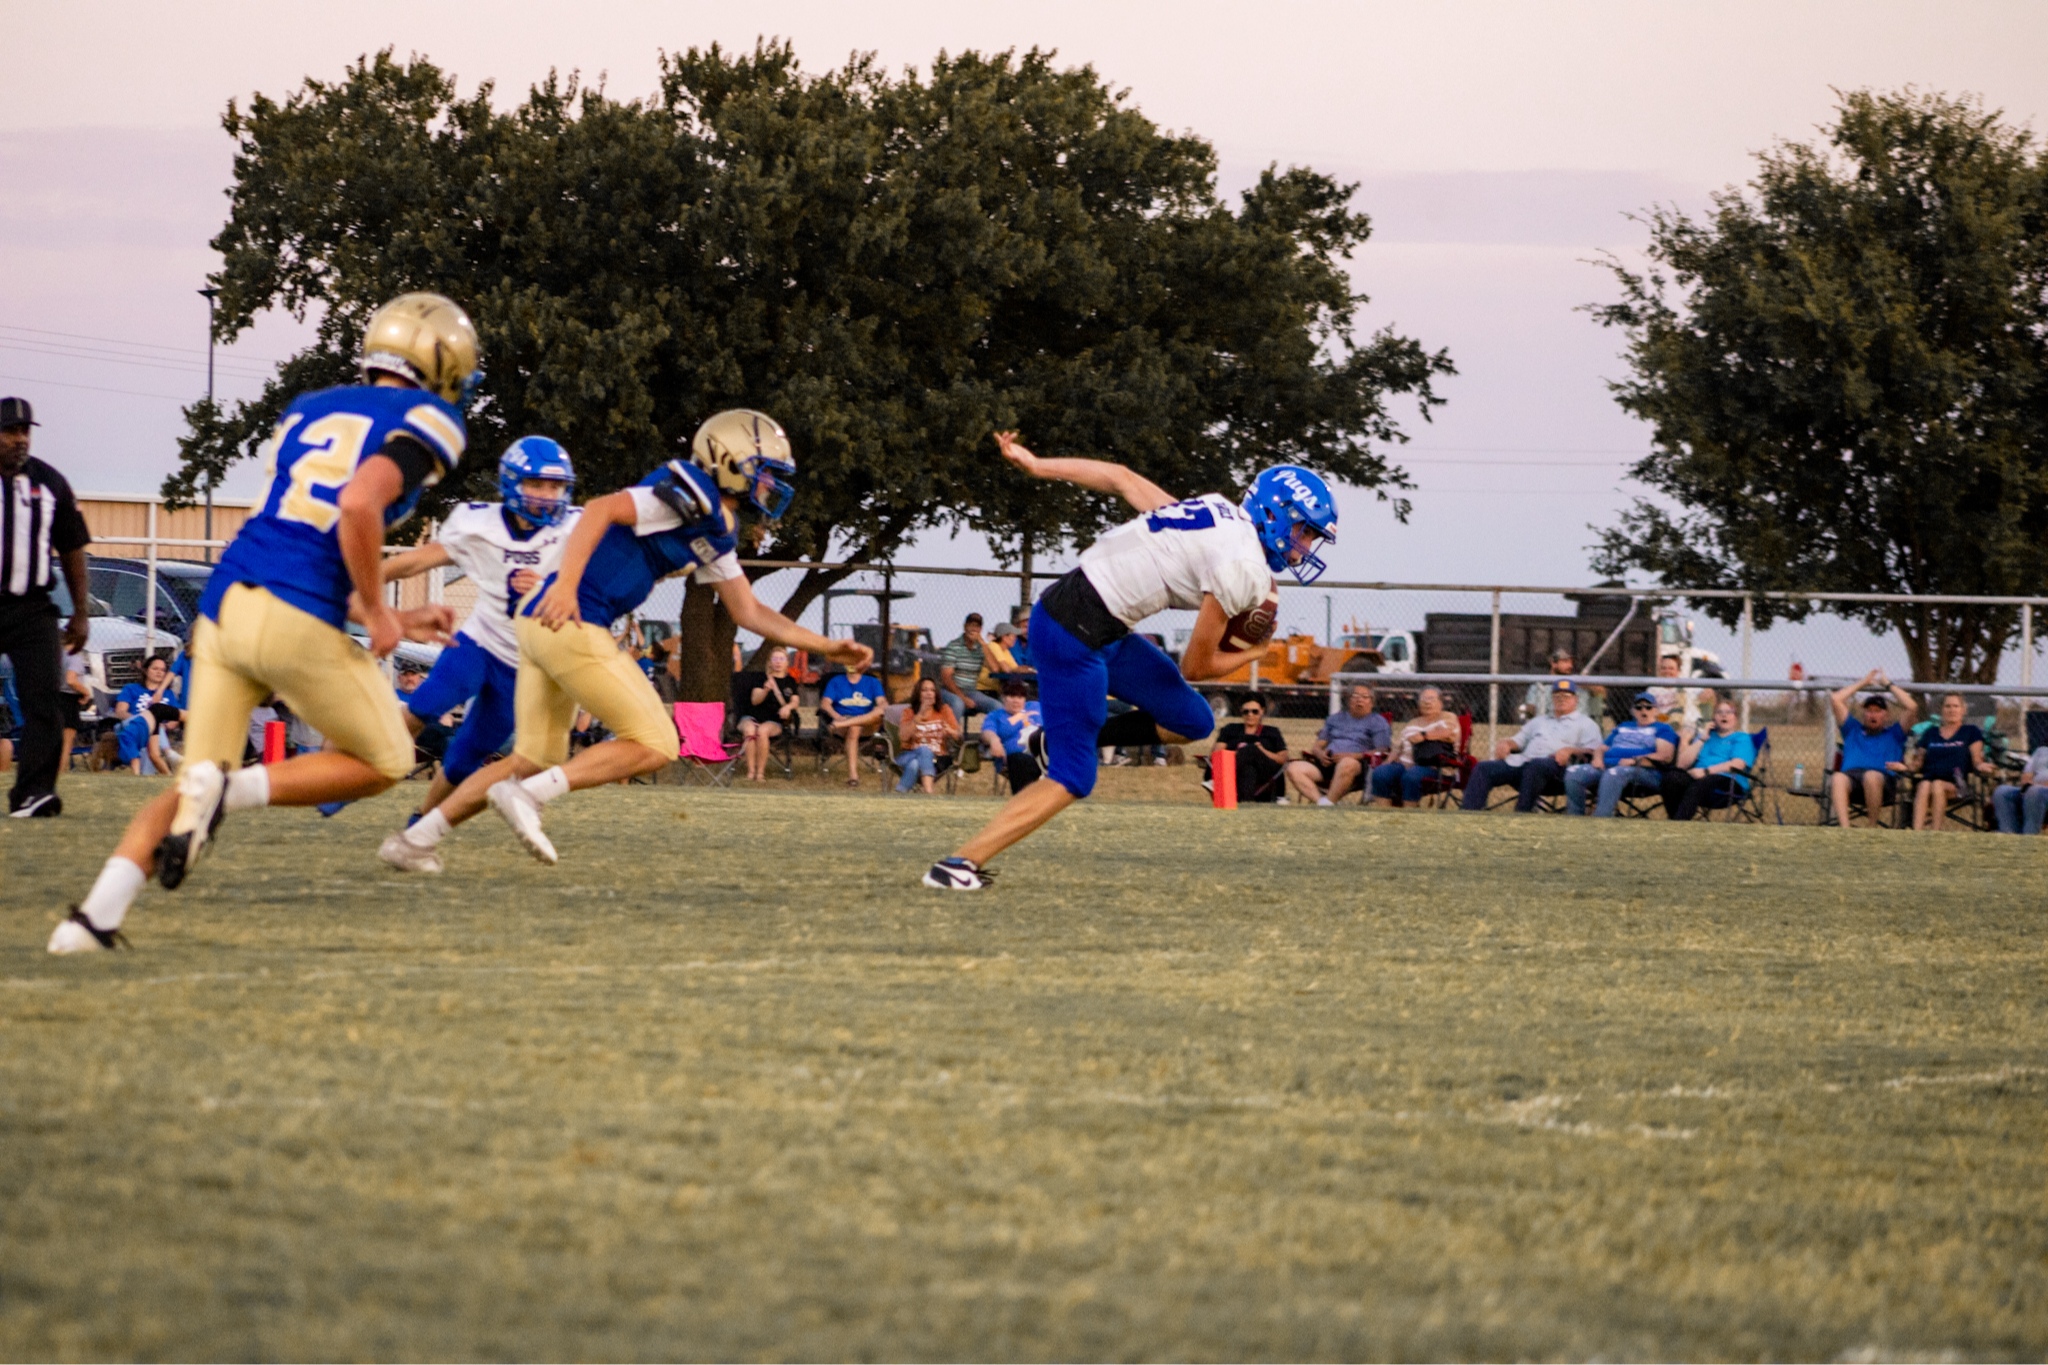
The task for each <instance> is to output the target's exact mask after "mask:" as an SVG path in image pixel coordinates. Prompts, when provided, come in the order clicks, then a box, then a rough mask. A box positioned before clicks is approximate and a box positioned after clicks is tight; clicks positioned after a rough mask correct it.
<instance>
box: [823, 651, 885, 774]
mask: <svg viewBox="0 0 2048 1365" xmlns="http://www.w3.org/2000/svg"><path fill="white" fill-rule="evenodd" d="M886 700H887V699H886V698H885V697H884V696H883V694H882V680H881V679H880V678H871V677H869V676H868V675H867V670H866V669H865V668H864V667H863V666H862V665H860V664H849V665H848V666H847V669H846V671H845V672H844V673H837V674H834V675H833V676H832V677H831V678H830V679H829V680H827V682H826V683H825V694H824V696H822V697H820V698H819V699H818V713H819V720H820V724H819V727H818V728H819V729H821V730H823V731H824V732H825V733H824V735H823V736H821V737H820V739H819V741H818V751H819V752H820V753H821V754H822V753H825V752H827V749H826V746H827V745H829V744H830V743H831V742H832V741H833V740H839V741H840V742H842V743H843V744H845V746H846V785H847V786H849V787H858V786H859V785H860V746H861V743H862V742H863V741H864V740H866V739H867V738H868V736H870V735H872V734H874V733H875V732H876V731H877V730H880V729H881V728H882V712H883V709H884V707H883V703H884V702H885V701H886Z"/></svg>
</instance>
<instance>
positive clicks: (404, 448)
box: [377, 431, 441, 497]
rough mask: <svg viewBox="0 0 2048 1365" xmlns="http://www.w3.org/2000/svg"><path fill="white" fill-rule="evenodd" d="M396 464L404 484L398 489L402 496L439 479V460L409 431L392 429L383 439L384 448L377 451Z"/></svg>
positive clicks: (431, 485)
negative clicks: (386, 437) (388, 435)
mask: <svg viewBox="0 0 2048 1365" xmlns="http://www.w3.org/2000/svg"><path fill="white" fill-rule="evenodd" d="M377 453H378V454H379V455H382V456H383V457H384V458H385V459H387V460H389V461H391V463H393V464H395V465H397V466H398V472H399V474H400V476H401V477H402V478H403V479H404V480H405V485H404V487H403V488H402V489H400V491H399V496H400V497H404V496H405V495H406V494H408V493H410V492H412V491H413V490H414V489H416V488H431V487H433V486H434V485H435V484H437V483H439V482H440V481H441V460H440V457H439V456H437V455H436V454H435V453H434V452H433V451H432V450H430V449H428V448H427V445H426V443H425V442H424V441H422V440H420V438H419V437H417V436H415V435H413V434H412V433H411V432H409V431H394V432H392V433H391V435H390V437H389V438H388V439H386V440H385V442H384V448H383V449H382V450H380V451H378V452H377Z"/></svg>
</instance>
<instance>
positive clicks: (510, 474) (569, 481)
mask: <svg viewBox="0 0 2048 1365" xmlns="http://www.w3.org/2000/svg"><path fill="white" fill-rule="evenodd" d="M575 488H576V468H575V465H574V464H573V463H571V461H570V459H569V452H568V451H566V450H564V449H562V447H561V446H560V444H558V443H557V442H554V441H551V440H549V439H548V438H547V437H545V436H522V437H520V438H519V439H518V440H516V441H514V442H513V443H512V444H511V445H510V446H507V447H506V449H505V453H504V455H502V456H500V457H499V459H498V493H499V495H500V496H501V497H502V498H503V499H504V501H503V502H466V503H464V504H462V506H460V507H458V508H456V509H455V510H454V511H452V512H450V513H449V514H448V516H447V519H446V520H444V521H443V522H442V523H441V532H440V534H439V535H438V536H437V537H436V538H435V539H434V540H432V541H430V542H429V543H427V544H425V545H421V546H419V547H418V548H416V549H411V550H407V551H406V552H405V553H404V554H401V555H394V556H393V557H392V558H390V559H388V560H386V561H385V562H384V581H385V582H387V583H390V582H395V581H397V580H398V579H401V578H411V577H412V576H414V575H415V574H422V573H425V572H427V571H428V570H429V569H438V568H443V567H445V566H447V565H450V564H453V565H454V566H455V567H456V568H458V569H460V570H462V572H463V573H464V574H465V575H466V576H467V577H468V578H469V581H470V582H472V583H474V584H476V593H477V598H476V606H475V607H474V608H473V609H472V610H471V611H470V613H469V619H468V620H466V621H464V622H463V623H462V628H461V629H460V630H458V631H456V632H455V644H454V646H453V647H452V648H450V649H447V650H444V651H442V654H441V657H440V658H439V659H436V660H435V661H434V669H433V672H431V673H429V674H427V679H426V681H425V682H423V683H421V684H420V685H419V687H418V688H416V689H415V690H414V691H413V692H412V693H410V694H409V695H408V696H407V697H406V698H405V705H406V712H405V723H406V727H407V728H408V729H410V730H411V731H412V733H413V735H414V736H415V737H417V736H418V735H419V732H420V731H421V730H423V729H425V728H426V726H427V723H428V722H430V721H432V720H433V719H434V718H435V717H437V716H441V715H445V714H447V713H448V712H450V711H452V710H454V709H455V708H456V707H458V706H460V705H462V704H463V703H464V702H468V703H469V710H468V712H467V713H465V714H464V716H463V718H462V724H461V725H460V726H459V727H458V728H457V729H456V731H455V736H454V738H453V739H451V740H449V741H448V752H447V753H446V754H445V755H444V756H443V757H442V759H441V771H440V772H438V773H436V774H435V775H434V780H433V782H432V783H431V784H430V785H429V786H428V788H427V794H426V797H425V798H424V799H423V800H422V801H421V802H420V805H419V810H418V813H417V815H416V816H415V817H414V818H415V819H417V818H419V817H421V816H424V815H425V814H426V813H427V812H428V811H430V810H432V809H433V808H434V807H436V806H438V805H440V804H441V802H442V801H443V800H445V799H446V798H447V796H448V793H450V792H452V791H454V790H455V788H456V787H457V786H459V785H461V783H462V782H463V781H464V779H466V778H467V777H468V776H469V775H470V774H471V773H473V772H475V771H476V770H477V769H478V768H481V767H482V766H483V765H484V761H485V760H486V759H488V758H490V757H492V756H493V755H495V754H501V753H504V752H505V751H506V749H507V747H508V746H509V744H510V743H511V740H512V729H513V711H512V699H513V694H514V690H515V688H516V685H517V683H518V678H519V640H518V637H517V636H516V635H514V634H513V630H512V606H513V604H514V603H516V602H518V601H519V599H520V598H522V597H524V596H526V594H527V593H529V592H532V591H533V590H534V588H536V587H538V586H539V585H540V582H541V580H542V579H544V578H546V577H547V576H548V575H549V574H551V573H553V572H554V571H555V567H556V565H558V564H559V563H561V559H562V546H563V544H564V542H566V541H567V540H568V538H569V532H570V531H571V530H572V529H574V527H575V525H576V521H577V518H579V517H581V516H582V515H583V509H581V508H579V507H576V506H573V505H572V504H571V503H570V501H569V497H570V494H571V493H573V492H574V491H575ZM320 809H321V813H322V814H332V813H333V812H334V811H335V810H339V809H340V806H339V805H334V806H332V807H329V806H322V807H321V808H320Z"/></svg>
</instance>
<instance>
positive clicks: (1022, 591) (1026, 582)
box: [1017, 531, 1031, 607]
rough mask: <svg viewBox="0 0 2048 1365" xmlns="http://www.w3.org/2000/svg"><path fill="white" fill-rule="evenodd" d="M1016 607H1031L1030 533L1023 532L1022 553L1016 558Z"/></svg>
mask: <svg viewBox="0 0 2048 1365" xmlns="http://www.w3.org/2000/svg"><path fill="white" fill-rule="evenodd" d="M1017 605H1018V606H1020V607H1028V606H1030V605H1031V533H1030V532H1028V531H1027V532H1025V534H1024V545H1023V551H1022V553H1021V554H1019V555H1018V557H1017Z"/></svg>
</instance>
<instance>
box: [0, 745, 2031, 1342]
mask: <svg viewBox="0 0 2048 1365" xmlns="http://www.w3.org/2000/svg"><path fill="white" fill-rule="evenodd" d="M1171 775H1173V774H1166V775H1162V776H1171ZM1114 776H1116V777H1117V779H1118V780H1119V781H1122V780H1123V778H1126V777H1128V778H1130V779H1132V780H1136V779H1139V778H1141V777H1143V778H1148V779H1149V776H1150V775H1146V774H1120V775H1114ZM146 785H147V784H144V783H138V782H134V781H117V780H114V779H97V780H89V781H88V780H78V781H73V782H70V783H67V786H66V798H67V800H68V801H70V802H72V809H73V814H71V815H69V816H67V817H66V818H65V819H63V820H60V821H52V822H40V821H39V822H32V823H28V822H4V821H0V876H4V880H0V902H4V903H0V945H5V946H4V947H0V1038H4V1039H5V1049H4V1053H0V1133H4V1143H0V1152H4V1154H5V1160H4V1161H0V1353H4V1354H5V1355H7V1356H9V1357H16V1358H26V1357H180V1358H250V1357H264V1358H301V1357H321V1358H346V1357H392V1356H408V1357H430V1358H448V1357H464V1358H475V1357H500V1356H502V1357H517V1358H539V1357H548V1358H622V1357H644V1356H660V1357H811V1358H815V1357H830V1358H869V1357H907V1358H956V1357H1088V1358H1132V1357H1145V1358H1156V1357H1184V1358H1272V1357H1431V1358H1450V1357H1491V1358H1509V1357H1591V1356H1608V1357H1617V1356H1618V1357H1629V1358H1672V1357H1717V1358H1737V1357H1742V1358H1749V1357H1800V1358H1817V1359H1827V1358H1832V1357H1837V1356H1842V1355H1849V1356H1871V1355H1908V1356H1911V1355H1920V1356H1937V1355H1942V1354H1944V1353H1949V1354H1954V1355H1960V1356H1962V1357H1968V1358H1978V1357H2006V1356H2010V1357H2038V1356H2040V1355H2041V1354H2042V1353H2043V1351H2044V1350H2048V1216H2044V1215H2048V1147H2044V1144H2043V1142H2042V1140H2041V1125H2040V1116H2041V1112H2042V1104H2043V1100H2044V1098H2048V1047H2044V1043H2048V1006H2044V998H2048V997H2044V994H2043V989H2042V987H2043V979H2042V967H2043V955H2042V948H2041V927H2042V919H2041V916H2042V912H2041V906H2040V896H2039V885H2040V877H2039V870H2038V858H2039V857H2040V856H2041V848H2042V847H2043V846H2042V845H2040V844H2039V843H2038V841H2033V840H2020V839H1991V838H1968V839H1963V838H1953V839H1925V838H1915V837H1912V836H1909V835H1899V834H1866V833H1862V832H1856V833H1849V834H1842V833H1837V832H1832V831H1825V830H1810V829H1776V828H1769V829H1755V828H1740V827H1732V826H1711V827H1706V826H1693V827H1689V828H1676V827H1673V826H1669V825H1665V824H1661V823H1651V822H1632V823H1623V822H1601V823H1598V824H1596V823H1595V822H1592V821H1582V822H1574V823H1569V824H1568V823H1566V822H1564V821H1560V820H1555V819H1548V820H1546V819H1532V820H1521V819H1515V818H1511V817H1506V816H1490V817H1487V818H1485V819H1460V818H1456V817H1450V816H1433V815H1420V816H1418V815H1412V814H1380V813H1361V812H1355V811H1341V812H1328V811H1314V810H1300V809H1289V810H1274V809H1270V808H1269V809H1262V810H1249V809H1248V810H1243V811H1239V812H1237V813H1235V814H1234V815H1226V814H1221V813H1216V812H1211V811H1207V810H1201V809H1193V808H1188V809H1182V808H1175V807H1170V806H1162V805H1148V804H1139V803H1136V802H1126V803H1122V804H1118V803H1114V802H1111V803H1092V804H1090V805H1088V806H1085V807H1082V808H1078V809H1076V810H1075V811H1072V812H1070V813H1069V814H1068V815H1066V816H1063V817H1062V818H1061V820H1060V821H1058V822H1057V823H1055V824H1054V825H1053V826H1051V827H1050V828H1048V829H1047V830H1046V831H1045V832H1044V833H1043V834H1042V835H1041V836H1040V837H1038V838H1037V839H1035V840H1033V841H1032V842H1031V843H1030V844H1028V845H1026V846H1025V847H1024V848H1023V849H1020V850H1018V851H1017V852H1016V853H1015V854H1014V855H1012V856H1011V857H1009V858H1007V859H1005V861H1004V868H1003V870H1004V872H1005V874H1006V875H1005V879H1004V880H1003V882H1002V884H1001V886H1000V888H999V889H998V890H997V891H995V892H993V893H990V894H987V895H984V896H979V897H964V896H943V895H940V894H938V893H935V892H925V891H922V890H921V889H919V888H917V887H916V886H915V885H914V881H915V878H916V876H917V874H918V873H919V872H920V871H921V869H922V866H923V864H924V862H925V861H927V860H928V859H929V858H930V857H931V856H932V855H933V854H934V853H935V852H942V851H944V850H945V849H946V848H947V847H948V846H949V845H951V844H952V843H953V842H954V841H956V840H957V839H958V838H960V837H961V836H962V835H963V834H964V833H965V832H967V831H968V830H969V829H971V828H972V827H974V826H975V825H976V824H978V822H979V821H980V820H981V819H982V818H984V817H985V816H986V814H987V813H988V811H989V810H990V809H991V807H990V805H989V804H988V802H987V801H986V800H982V799H973V800H970V799H966V798H964V797H961V798H954V799H952V800H920V799H906V800H893V799H892V800H887V801H885V800H882V799H879V798H876V797H873V796H866V797H853V796H847V797H844V798H842V799H840V800H833V801H827V800H822V799H819V798H818V796H816V795H810V794H804V795H799V794H792V793H789V792H787V791H773V792H770V793H767V794H762V793H704V792H701V791H685V790H680V789H677V788H673V787H662V788H656V789H651V790H650V789H646V788H638V789H631V790H625V789H607V790H603V791H598V792H592V793H587V794H583V795H580V796H578V797H575V798H572V799H570V800H569V801H566V802H564V803H562V804H561V805H560V806H559V807H557V808H556V810H555V813H553V814H552V815H551V827H552V828H553V829H554V831H555V833H556V837H557V840H558V842H559V843H560V845H561V846H562V849H563V852H564V856H565V859H566V861H565V862H564V864H563V865H562V866H561V867H559V868H556V869H552V870H550V869H544V868H541V867H539V866H537V865H535V864H533V863H530V862H527V861H524V860H522V859H520V858H518V857H516V856H515V855H514V851H513V848H512V845H511V841H510V838H509V836H508V835H507V834H506V833H505V832H504V831H503V830H502V829H501V828H497V827H495V826H494V825H493V824H492V823H489V822H488V820H487V821H486V822H482V823H479V824H478V825H477V826H474V827H472V828H470V829H466V830H464V831H462V832H461V833H460V834H459V835H458V836H457V837H456V840H455V841H454V842H453V844H452V847H451V850H450V860H451V867H450V873H449V875H448V876H446V877H444V878H441V879H439V880H429V879H414V880H405V879H401V878H399V877H397V876H396V875H394V874H386V873H384V872H383V871H382V870H381V868H379V867H378V866H377V865H376V864H375V863H374V862H373V860H372V852H373V847H374V843H375V841H376V839H377V837H378V836H379V835H380V834H381V833H382V832H383V831H384V830H385V829H386V828H387V827H389V826H390V825H391V824H392V823H393V822H394V821H395V819H396V816H397V814H398V812H399V811H400V809H401V802H400V799H399V798H398V797H397V796H391V797H386V798H383V799H382V800H380V801H378V802H375V803H371V804H370V805H368V806H366V807H359V808H356V809H353V810H351V811H349V812H348V813H346V814H344V815H343V816H342V817H340V818H339V819H337V820H334V821H320V820H318V819H316V818H314V817H312V816H311V815H310V814H305V813H300V812H288V811H269V812H260V813H256V814H254V815H251V816H244V817H236V818H234V819H233V820H232V822H231V823H230V824H229V825H228V827H227V829H226V831H225V836H226V837H225V839H224V841H223V844H222V848H221V852H220V855H219V856H218V857H217V858H216V859H215V860H213V861H212V862H210V863H209V864H208V865H206V866H205V867H204V868H202V869H201V872H200V873H199V874H198V876H196V877H195V879H194V882H193V884H192V886H191V887H189V888H188V889H187V890H186V891H184V892H181V893H179V895H178V896H177V897H175V898H173V897H166V896H162V895H153V896H151V897H149V898H148V899H147V900H146V901H145V902H144V904H143V906H142V908H141V909H140V911H139V912H138V914H137V915H136V917H135V919H134V921H133V923H132V925H131V928H132V929H133V932H134V934H135V936H136V939H137V942H138V945H139V946H138V949H137V951H136V952H134V953H132V954H129V955H125V956H122V957H118V958H115V959H112V960H108V959H91V960H84V961H80V960H53V959H49V958H47V957H45V956H44V955H43V954H42V951H41V944H42V940H43V937H44V936H45V934H46V933H47V931H48V928H49V925H50V923H51V922H52V920H53V918H54V916H55V914H56V912H58V911H59V910H60V909H61V907H62V905H63V903H64V902H65V901H66V900H68V899H71V898H74V897H75V896H76V895H77V894H78V893H79V891H80V890H82V889H83V886H84V884H85V882H86V881H87V880H88V878H89V876H90V873H91V870H92V869H93V868H94V867H95V866H96V865H97V863H98V862H99V860H100V858H101V857H103V856H104V852H105V849H106V848H107V846H108V845H109V843H110V842H111V840H112V838H113V836H114V833H115V831H116V830H117V828H118V826H119V823H120V820H121V818H122V817H124V816H125V814H126V812H127V810H128V809H129V807H130V804H131V803H132V801H133V800H134V798H135V796H136V794H137V793H138V792H139V791H140V790H141V789H142V788H143V787H144V786H146Z"/></svg>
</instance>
